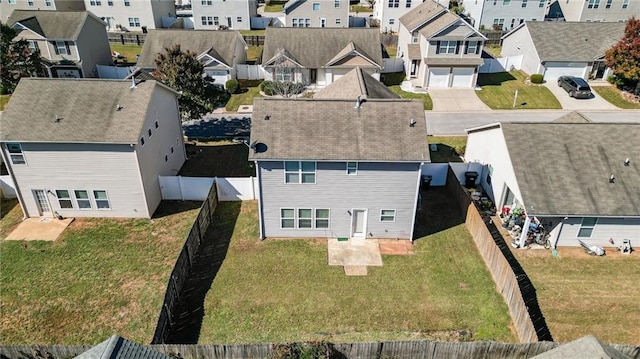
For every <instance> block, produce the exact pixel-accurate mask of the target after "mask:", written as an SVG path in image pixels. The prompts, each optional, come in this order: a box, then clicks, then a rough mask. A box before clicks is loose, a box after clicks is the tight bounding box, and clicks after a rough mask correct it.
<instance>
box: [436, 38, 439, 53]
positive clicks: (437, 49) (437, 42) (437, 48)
mask: <svg viewBox="0 0 640 359" xmlns="http://www.w3.org/2000/svg"><path fill="white" fill-rule="evenodd" d="M439 53H440V41H436V54H439Z"/></svg>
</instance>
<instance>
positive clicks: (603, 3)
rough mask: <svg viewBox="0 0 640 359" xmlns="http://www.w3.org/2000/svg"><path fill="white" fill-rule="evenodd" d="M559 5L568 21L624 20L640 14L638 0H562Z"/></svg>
mask: <svg viewBox="0 0 640 359" xmlns="http://www.w3.org/2000/svg"><path fill="white" fill-rule="evenodd" d="M558 5H559V6H560V8H561V9H562V15H563V17H564V19H565V20H566V21H588V22H624V21H627V20H628V19H629V18H630V17H632V16H635V17H636V18H637V17H638V16H640V2H639V1H636V0H587V1H583V0H561V1H558Z"/></svg>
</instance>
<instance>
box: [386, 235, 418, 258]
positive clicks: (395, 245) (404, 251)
mask: <svg viewBox="0 0 640 359" xmlns="http://www.w3.org/2000/svg"><path fill="white" fill-rule="evenodd" d="M378 244H379V246H380V254H383V255H409V254H413V245H412V244H411V242H410V241H395V240H391V241H390V240H383V239H381V240H379V242H378Z"/></svg>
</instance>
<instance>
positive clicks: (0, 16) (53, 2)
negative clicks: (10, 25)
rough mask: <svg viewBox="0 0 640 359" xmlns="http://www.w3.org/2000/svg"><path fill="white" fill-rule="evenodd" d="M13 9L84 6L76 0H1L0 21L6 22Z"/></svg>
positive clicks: (63, 9)
mask: <svg viewBox="0 0 640 359" xmlns="http://www.w3.org/2000/svg"><path fill="white" fill-rule="evenodd" d="M15 10H43V11H44V10H46V11H82V10H85V7H84V2H82V1H78V0H2V1H0V21H1V22H4V23H6V22H7V20H8V19H9V16H10V15H11V13H13V11H15Z"/></svg>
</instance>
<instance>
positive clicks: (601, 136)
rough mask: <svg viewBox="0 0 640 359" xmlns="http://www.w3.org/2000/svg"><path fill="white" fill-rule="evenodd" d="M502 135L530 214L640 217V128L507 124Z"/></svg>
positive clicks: (566, 124)
mask: <svg viewBox="0 0 640 359" xmlns="http://www.w3.org/2000/svg"><path fill="white" fill-rule="evenodd" d="M502 131H503V133H504V138H505V141H506V144H507V148H508V151H509V155H510V157H511V162H512V164H513V169H514V172H515V175H516V179H517V181H518V186H519V187H520V191H521V193H522V200H523V202H524V204H525V206H526V207H527V208H526V210H527V212H528V213H530V214H538V215H576V216H581V215H585V216H640V146H638V145H637V143H638V139H639V138H640V124H611V123H558V122H553V123H503V124H502ZM626 158H629V159H630V160H631V163H630V165H629V166H625V165H624V161H625V159H626ZM612 174H613V175H614V176H615V181H614V183H609V177H610V176H611V175H612ZM531 207H533V209H531Z"/></svg>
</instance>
